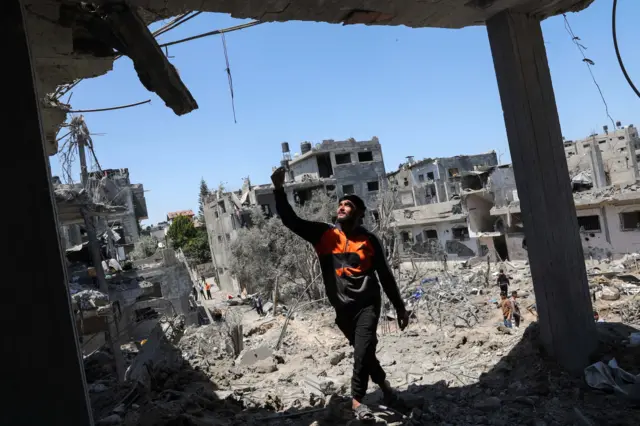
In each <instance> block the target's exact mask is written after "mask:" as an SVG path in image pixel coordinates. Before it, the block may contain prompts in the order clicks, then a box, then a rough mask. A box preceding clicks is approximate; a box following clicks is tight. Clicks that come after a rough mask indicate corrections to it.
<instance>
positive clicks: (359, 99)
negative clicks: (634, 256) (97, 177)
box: [51, 0, 640, 224]
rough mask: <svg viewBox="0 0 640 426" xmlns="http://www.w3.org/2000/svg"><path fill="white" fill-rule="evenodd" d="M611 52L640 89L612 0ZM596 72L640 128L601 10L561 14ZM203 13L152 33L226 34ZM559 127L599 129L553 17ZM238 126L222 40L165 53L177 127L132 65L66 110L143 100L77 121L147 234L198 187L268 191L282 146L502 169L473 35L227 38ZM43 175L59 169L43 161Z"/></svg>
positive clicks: (398, 31) (600, 5)
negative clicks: (117, 178) (134, 197)
mask: <svg viewBox="0 0 640 426" xmlns="http://www.w3.org/2000/svg"><path fill="white" fill-rule="evenodd" d="M618 13H619V19H618V41H619V43H620V48H621V50H622V52H623V57H624V59H625V64H626V66H627V69H628V71H629V73H630V74H631V75H632V77H633V78H634V80H635V82H636V85H638V84H640V55H638V50H637V47H638V43H639V42H640V38H639V37H638V33H637V21H638V17H639V16H640V2H638V1H635V0H620V1H619V6H618ZM568 17H569V22H570V23H571V25H572V27H573V30H574V32H575V33H576V35H577V36H579V37H580V38H581V39H582V43H583V44H584V45H585V46H587V47H588V50H587V56H588V57H589V58H590V59H592V60H593V61H595V63H596V65H595V68H594V73H595V75H596V78H597V80H598V82H599V83H600V86H601V87H602V90H603V92H604V95H605V97H606V100H607V101H608V104H609V108H610V112H611V115H612V116H613V117H614V119H616V120H620V121H622V122H623V124H629V123H635V124H636V125H640V100H639V99H638V98H637V97H635V95H634V94H633V92H632V91H631V89H630V88H629V87H628V86H627V83H626V82H625V81H624V77H623V75H622V72H621V71H620V69H619V67H618V63H617V61H616V58H615V53H614V49H613V42H612V38H611V0H597V1H595V3H594V4H593V5H592V6H591V7H590V8H588V9H587V10H585V11H583V12H580V13H577V14H576V13H572V14H569V15H568ZM240 22H245V21H239V20H234V19H231V18H229V17H228V16H226V15H219V14H202V15H200V16H198V17H196V18H194V19H193V20H191V21H190V22H188V23H186V24H184V25H182V26H180V27H179V28H177V29H175V30H173V31H171V32H169V33H167V34H165V35H163V36H162V37H161V38H160V40H161V41H170V40H175V39H178V38H183V37H187V36H190V35H194V34H198V33H201V32H206V31H211V30H213V29H218V28H224V27H228V26H232V25H236V24H238V23H240ZM543 31H544V36H545V40H546V43H547V44H546V46H547V54H548V57H549V63H550V67H551V73H552V77H553V85H554V88H555V94H556V100H557V103H558V109H559V112H560V121H561V124H562V130H563V134H564V136H565V137H567V138H568V139H571V138H579V137H584V136H587V135H588V134H589V133H590V132H591V131H593V130H601V128H602V125H604V124H607V123H608V119H607V117H606V115H605V111H604V106H603V104H602V101H601V100H600V96H599V94H598V92H597V90H596V88H595V86H594V84H593V82H592V81H591V77H590V76H589V73H588V71H587V69H586V66H585V65H584V64H583V62H582V61H581V60H582V57H581V56H580V53H579V52H578V50H577V49H576V47H575V46H574V44H573V43H572V42H571V39H570V37H569V35H568V34H567V32H566V31H565V28H564V23H563V19H562V17H561V16H560V17H554V18H551V19H548V20H546V21H544V22H543ZM226 39H227V47H228V52H229V58H230V62H231V71H232V75H233V82H234V90H235V97H236V99H235V104H236V111H237V117H238V123H237V124H234V122H233V116H232V112H231V104H230V97H229V87H228V83H227V77H226V73H225V71H224V69H225V62H224V56H223V50H222V42H221V39H220V37H219V36H213V37H208V38H204V39H200V40H196V41H192V42H189V43H185V44H181V45H177V46H174V47H170V48H169V54H170V55H171V56H175V57H174V58H173V59H171V61H172V62H173V64H174V65H175V66H176V67H177V69H178V71H179V73H180V75H181V77H182V79H183V80H184V82H185V83H186V85H187V87H188V88H189V89H190V91H191V93H192V94H193V96H194V97H195V99H196V100H197V102H198V104H199V106H200V108H199V109H198V110H196V111H194V112H192V113H190V114H188V115H185V116H182V117H178V116H176V115H174V114H173V112H172V111H171V110H170V109H169V108H167V107H165V105H164V103H163V102H162V100H161V99H159V98H158V97H157V96H156V95H155V94H153V93H150V92H148V91H147V90H146V89H145V88H144V87H143V86H142V84H141V83H140V82H139V80H138V78H137V75H136V74H135V71H134V70H133V67H132V64H131V61H130V60H129V59H128V58H123V59H120V60H118V61H116V63H115V65H114V69H113V71H111V72H110V73H108V74H106V75H104V76H101V77H98V78H94V79H89V80H85V81H83V82H82V83H80V84H79V85H78V86H77V87H76V88H75V89H74V91H73V98H72V102H71V103H72V105H73V108H74V109H90V108H101V107H108V106H114V105H121V104H127V103H133V102H137V101H141V100H145V99H149V98H151V99H152V104H151V105H143V106H139V107H135V108H131V109H127V110H122V111H115V112H102V113H93V114H86V115H85V119H86V121H87V124H88V125H89V128H90V130H91V131H92V132H93V133H103V134H104V136H95V137H94V143H95V146H96V152H97V155H98V158H99V160H100V162H101V165H102V167H103V168H120V167H128V168H129V171H130V173H131V178H132V181H133V182H135V183H143V184H144V186H145V189H147V190H148V191H149V192H147V193H146V198H147V205H148V208H149V220H148V221H146V222H145V224H151V223H155V222H158V221H160V220H163V218H164V217H165V215H166V213H167V212H169V211H174V210H181V209H189V208H191V209H193V210H194V211H196V210H197V196H198V187H199V182H200V178H201V177H204V178H205V180H206V181H207V183H208V184H209V186H210V187H211V188H214V187H217V185H218V184H219V183H220V182H223V183H224V185H225V186H226V188H228V189H237V188H239V187H240V186H241V185H242V178H243V177H244V176H247V175H249V176H250V177H251V180H252V182H253V183H266V182H268V180H269V175H270V172H271V167H272V166H273V165H278V163H279V160H280V156H281V152H280V143H281V142H283V141H288V142H289V143H290V145H291V147H292V150H299V144H300V142H302V141H304V140H308V141H311V142H314V143H315V142H320V141H322V140H323V139H335V140H343V139H347V138H350V137H353V138H356V139H358V140H363V139H370V138H371V137H372V136H374V135H375V136H378V137H379V138H380V142H381V143H382V147H383V152H384V158H385V164H386V167H387V170H393V169H395V168H396V167H397V166H398V164H399V163H400V162H401V161H403V160H404V157H406V156H407V155H414V156H416V158H422V157H436V156H451V155H458V154H471V153H476V152H484V151H489V150H492V149H494V150H496V151H497V152H499V153H504V155H503V156H502V161H503V162H508V161H509V153H508V145H507V140H506V134H505V128H504V122H503V118H502V109H501V106H500V99H499V95H498V89H497V85H496V79H495V73H494V69H493V62H492V59H491V52H490V49H489V44H488V40H487V35H486V29H485V28H484V27H473V28H465V29H461V30H442V29H431V28H425V29H410V28H406V27H367V26H361V25H358V26H340V25H329V24H321V23H311V22H289V23H274V24H263V25H260V26H257V27H254V28H249V29H246V30H242V31H238V32H234V33H231V34H228V35H227V36H226ZM51 164H52V169H53V173H54V174H58V173H59V170H60V167H59V161H58V158H57V157H53V158H51Z"/></svg>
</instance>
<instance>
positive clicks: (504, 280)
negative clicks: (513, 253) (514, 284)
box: [498, 269, 509, 295]
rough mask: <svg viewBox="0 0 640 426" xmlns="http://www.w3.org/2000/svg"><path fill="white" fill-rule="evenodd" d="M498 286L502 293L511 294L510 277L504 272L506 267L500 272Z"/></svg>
mask: <svg viewBox="0 0 640 426" xmlns="http://www.w3.org/2000/svg"><path fill="white" fill-rule="evenodd" d="M498 287H500V293H504V294H505V295H506V294H509V277H507V276H506V275H505V273H504V269H500V274H498Z"/></svg>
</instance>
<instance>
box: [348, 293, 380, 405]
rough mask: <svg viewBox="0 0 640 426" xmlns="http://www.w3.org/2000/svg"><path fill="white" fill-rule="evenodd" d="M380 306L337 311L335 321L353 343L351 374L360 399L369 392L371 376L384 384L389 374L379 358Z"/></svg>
mask: <svg viewBox="0 0 640 426" xmlns="http://www.w3.org/2000/svg"><path fill="white" fill-rule="evenodd" d="M379 317H380V306H376V305H370V306H366V307H364V308H362V309H361V310H360V311H359V312H357V313H356V314H355V315H353V314H351V315H350V314H348V313H341V314H338V315H337V317H336V324H337V325H338V327H339V328H340V330H341V331H342V333H344V335H345V336H346V338H347V339H349V343H350V344H351V346H353V376H352V377H351V395H352V397H353V398H355V399H361V398H363V397H364V396H365V394H366V393H367V386H368V385H369V377H371V380H372V381H373V383H375V384H377V385H379V386H382V385H383V384H384V381H385V378H386V374H385V373H384V370H383V369H382V367H381V366H380V362H379V361H378V359H377V358H376V345H377V344H378V337H377V336H376V330H377V328H378V318H379Z"/></svg>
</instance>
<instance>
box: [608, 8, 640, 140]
mask: <svg viewBox="0 0 640 426" xmlns="http://www.w3.org/2000/svg"><path fill="white" fill-rule="evenodd" d="M617 9H618V0H613V12H612V16H611V32H612V33H613V47H614V48H615V49H616V56H617V57H618V63H619V64H620V69H621V70H622V74H624V78H625V79H626V80H627V83H629V86H631V89H632V90H633V91H634V92H636V95H638V97H639V98H640V90H638V88H637V87H636V85H635V84H633V81H632V80H631V77H629V74H628V73H627V69H626V68H625V66H624V62H623V61H622V56H621V55H620V49H619V48H618V34H617V32H618V31H617V30H616V11H617ZM614 129H615V127H614Z"/></svg>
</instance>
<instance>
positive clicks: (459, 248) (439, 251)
mask: <svg viewBox="0 0 640 426" xmlns="http://www.w3.org/2000/svg"><path fill="white" fill-rule="evenodd" d="M393 218H394V222H393V226H394V227H395V230H396V232H397V233H398V238H399V253H400V256H401V258H402V257H414V256H415V257H420V258H422V259H425V260H439V261H440V260H446V259H450V260H465V259H467V258H470V257H474V256H477V255H478V254H479V247H478V242H477V240H476V239H475V238H471V237H470V235H469V229H468V227H467V215H466V213H465V212H463V211H462V207H461V205H460V200H459V199H457V200H452V201H445V202H442V203H434V204H427V205H424V206H419V207H409V208H404V209H397V210H394V211H393Z"/></svg>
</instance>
